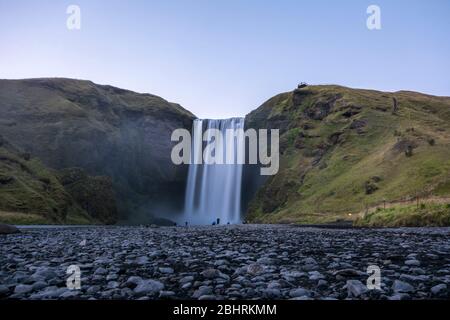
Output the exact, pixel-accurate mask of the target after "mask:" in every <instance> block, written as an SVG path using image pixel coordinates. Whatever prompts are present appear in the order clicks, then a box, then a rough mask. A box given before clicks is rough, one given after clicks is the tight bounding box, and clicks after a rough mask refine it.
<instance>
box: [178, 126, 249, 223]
mask: <svg viewBox="0 0 450 320" xmlns="http://www.w3.org/2000/svg"><path fill="white" fill-rule="evenodd" d="M207 129H219V130H220V133H221V136H222V138H223V141H224V143H223V146H222V149H223V155H224V159H225V157H226V150H234V157H235V161H234V163H233V164H205V161H203V160H206V159H203V160H202V155H203V152H202V150H203V147H204V146H205V144H206V143H207V142H210V139H211V136H208V140H207V142H203V141H202V137H203V133H204V132H205V131H206V130H207ZM227 129H233V130H237V129H244V119H243V118H231V119H224V120H200V119H196V120H194V122H193V125H192V146H191V164H190V165H189V173H188V180H187V187H186V196H185V208H184V214H183V221H182V222H181V223H184V222H185V221H187V222H188V224H190V225H205V224H212V223H213V222H215V221H216V219H217V218H219V219H220V224H227V223H228V222H229V223H240V222H241V183H242V167H243V165H242V164H238V163H237V161H236V160H237V152H238V148H241V147H242V148H243V146H244V144H243V141H242V140H240V141H238V139H241V138H237V137H235V138H233V139H226V130H227ZM242 139H243V138H242ZM215 154H217V151H216V153H215Z"/></svg>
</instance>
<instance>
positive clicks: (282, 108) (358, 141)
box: [246, 86, 450, 223]
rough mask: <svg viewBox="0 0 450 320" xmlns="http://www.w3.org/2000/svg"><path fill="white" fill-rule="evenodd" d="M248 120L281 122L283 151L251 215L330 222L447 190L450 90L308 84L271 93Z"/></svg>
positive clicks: (269, 124) (255, 124)
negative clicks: (429, 92) (444, 92)
mask: <svg viewBox="0 0 450 320" xmlns="http://www.w3.org/2000/svg"><path fill="white" fill-rule="evenodd" d="M394 97H395V98H396V99H397V101H398V110H396V111H395V112H394V109H393V98H394ZM246 123H247V124H248V127H252V128H256V129H258V128H278V129H280V153H281V155H280V170H279V172H278V173H277V174H276V175H275V176H271V177H269V178H268V179H267V180H266V182H265V184H264V185H263V186H262V187H261V188H260V190H259V191H258V193H257V195H256V197H255V198H254V199H253V200H252V202H251V203H250V205H249V210H248V213H247V217H248V219H249V220H250V221H254V222H263V223H264V222H269V223H276V222H294V223H323V222H332V221H333V220H338V219H341V218H342V219H348V218H349V217H351V216H349V214H350V213H351V214H352V216H353V217H354V216H355V214H356V213H359V212H361V211H363V210H364V208H366V207H374V206H377V205H379V204H380V203H383V202H384V201H387V202H395V201H401V200H407V199H411V198H414V197H415V196H416V195H419V196H420V197H427V196H444V197H445V196H448V195H450V98H448V97H435V96H430V95H425V94H420V93H416V92H406V91H399V92H394V93H390V92H389V93H388V92H380V91H374V90H362V89H351V88H345V87H340V86H308V87H306V88H304V89H300V90H296V91H294V92H287V93H284V94H280V95H278V96H276V97H274V98H272V99H269V100H268V101H267V102H266V103H264V104H263V105H262V106H261V107H260V108H258V109H256V110H255V111H253V112H252V113H250V114H249V115H248V116H247V118H246ZM349 220H351V219H349ZM416 221H417V222H419V223H421V222H423V221H419V220H416Z"/></svg>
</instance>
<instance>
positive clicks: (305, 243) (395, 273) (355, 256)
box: [0, 225, 450, 300]
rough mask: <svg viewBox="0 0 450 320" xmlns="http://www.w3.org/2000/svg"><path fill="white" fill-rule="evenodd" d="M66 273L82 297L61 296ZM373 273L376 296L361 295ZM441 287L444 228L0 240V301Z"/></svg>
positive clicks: (93, 231) (276, 295)
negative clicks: (370, 270) (374, 271)
mask: <svg viewBox="0 0 450 320" xmlns="http://www.w3.org/2000/svg"><path fill="white" fill-rule="evenodd" d="M71 265H76V266H78V267H79V268H80V272H81V282H80V289H72V290H71V289H69V288H68V287H67V282H69V284H73V283H75V282H73V278H74V277H71V275H72V276H73V275H76V274H72V273H71V272H74V271H70V270H71V269H69V273H67V270H68V267H69V266H71ZM371 265H372V266H376V267H379V268H380V271H381V277H380V280H381V288H380V289H368V287H367V285H366V283H367V279H368V277H369V276H370V275H369V274H368V273H367V268H368V267H369V266H371ZM75 269H76V268H75ZM75 269H72V270H75ZM70 277H71V278H70ZM68 278H69V281H67V280H68ZM449 286H450V228H407V229H406V228H405V229H402V228H400V229H346V230H339V229H322V228H320V229H319V228H302V227H296V226H283V225H234V226H209V227H189V228H185V227H161V228H146V227H77V228H69V227H65V228H46V227H44V228H26V229H22V233H21V234H12V235H8V236H0V299H200V300H206V299H301V300H308V299H401V300H403V299H449V298H450V294H449Z"/></svg>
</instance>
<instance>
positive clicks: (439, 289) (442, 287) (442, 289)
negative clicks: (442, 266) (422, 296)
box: [431, 283, 448, 296]
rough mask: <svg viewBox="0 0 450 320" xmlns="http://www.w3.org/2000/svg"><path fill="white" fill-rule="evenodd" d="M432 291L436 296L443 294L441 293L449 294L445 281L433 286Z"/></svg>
mask: <svg viewBox="0 0 450 320" xmlns="http://www.w3.org/2000/svg"><path fill="white" fill-rule="evenodd" d="M431 293H432V294H433V295H434V296H441V295H445V294H448V291H447V285H446V284H445V283H441V284H438V285H435V286H434V287H432V288H431Z"/></svg>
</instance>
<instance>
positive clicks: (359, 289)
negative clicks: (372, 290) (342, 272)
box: [346, 280, 368, 298]
mask: <svg viewBox="0 0 450 320" xmlns="http://www.w3.org/2000/svg"><path fill="white" fill-rule="evenodd" d="M346 286H347V292H348V296H349V297H355V298H358V297H359V296H361V295H362V294H364V293H366V292H367V290H368V289H367V286H366V285H364V284H363V283H362V282H361V281H359V280H347V285H346Z"/></svg>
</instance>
